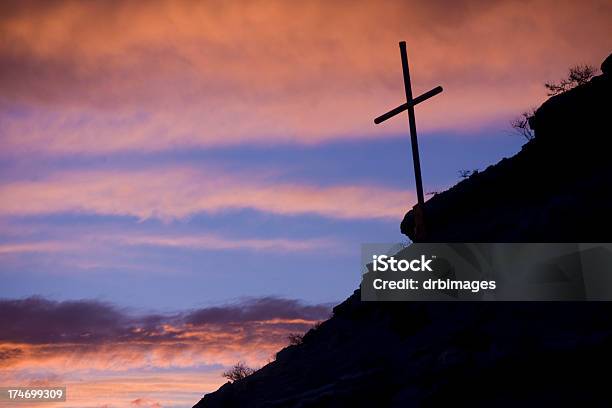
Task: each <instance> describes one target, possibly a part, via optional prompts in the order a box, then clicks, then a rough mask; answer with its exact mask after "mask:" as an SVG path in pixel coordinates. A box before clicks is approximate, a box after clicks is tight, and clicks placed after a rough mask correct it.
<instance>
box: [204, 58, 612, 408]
mask: <svg viewBox="0 0 612 408" xmlns="http://www.w3.org/2000/svg"><path fill="white" fill-rule="evenodd" d="M609 65H610V58H608V59H607V60H606V62H605V63H604V64H603V66H602V72H603V75H601V76H598V77H595V78H593V79H592V80H591V81H590V82H589V83H588V84H586V85H584V86H581V87H578V88H576V89H573V90H571V91H569V92H567V93H565V94H562V95H558V96H556V97H553V98H550V99H549V100H548V101H547V102H546V103H544V104H543V105H542V106H541V107H540V108H539V109H538V111H537V113H536V116H535V118H534V120H533V123H532V125H533V127H534V129H535V132H536V138H535V140H533V141H531V142H529V143H527V144H526V145H525V146H524V147H523V149H522V151H521V152H519V153H518V154H517V155H515V156H514V157H512V158H509V159H504V160H502V161H501V162H499V163H497V164H496V165H493V166H491V167H489V168H488V169H486V170H485V171H482V172H480V173H478V174H476V175H474V176H472V177H470V178H469V179H467V180H464V181H462V182H461V183H459V184H457V185H456V186H454V187H453V188H451V189H449V190H448V191H446V192H443V193H440V194H438V195H436V196H434V197H433V198H431V199H430V200H429V201H427V202H426V203H425V213H426V217H427V219H426V220H427V230H426V233H427V240H428V241H440V242H451V241H463V242H470V241H472V242H487V241H490V242H512V241H517V242H518V241H522V242H538V241H539V242H559V241H569V242H581V241H582V242H596V241H602V242H609V241H610V237H611V236H612V234H611V233H610V227H612V215H611V212H610V210H611V209H612V160H610V157H609V156H610V153H609V150H608V149H607V147H608V146H610V137H611V136H612V134H611V133H610V126H611V125H610V124H611V123H612V115H611V113H612V112H610V109H611V106H612V105H611V104H610V96H611V93H610V90H611V82H612V78H611V74H610V68H609ZM413 221H414V220H413V217H412V213H411V212H409V213H408V214H407V215H406V217H405V218H404V221H403V222H402V225H401V228H402V231H403V232H404V233H406V234H407V235H408V236H410V235H411V231H412V227H413V226H414V223H413ZM611 312H612V303H608V302H590V303H587V302H581V303H560V302H554V303H529V302H522V303H504V302H497V303H443V302H441V303H425V302H421V303H367V302H361V301H360V296H359V290H357V291H355V293H354V294H353V295H352V296H351V297H349V298H348V299H347V300H346V301H345V302H343V303H342V304H340V305H338V306H336V307H335V308H334V313H333V316H332V317H331V318H330V319H329V320H327V321H325V322H323V323H322V324H321V325H320V326H319V327H317V328H315V329H312V330H311V331H309V332H308V333H307V334H306V335H305V336H304V338H303V342H302V343H301V344H299V345H292V346H289V347H286V348H284V349H283V350H281V351H280V352H279V353H278V354H277V357H276V360H275V361H274V362H272V363H270V364H268V365H266V366H265V367H263V368H261V369H260V370H258V371H257V372H256V373H254V374H252V375H251V376H249V377H247V378H245V379H243V380H240V381H236V382H234V383H227V384H225V385H224V386H222V387H221V388H220V389H219V390H217V391H215V392H213V393H210V394H207V395H206V396H204V398H203V399H202V400H201V401H200V402H199V403H198V404H197V405H196V407H198V408H204V407H205V408H216V407H344V406H351V407H362V406H363V407H365V406H367V407H370V406H377V407H386V406H391V407H408V406H417V407H438V406H445V405H449V406H472V407H474V406H476V407H478V406H487V407H489V406H494V407H500V406H507V407H512V406H607V405H609V403H610V397H609V393H608V387H607V385H606V384H605V382H606V380H607V377H606V376H605V372H607V368H608V367H610V363H611V362H612V313H611Z"/></svg>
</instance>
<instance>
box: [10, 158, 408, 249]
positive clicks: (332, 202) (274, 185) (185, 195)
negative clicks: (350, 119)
mask: <svg viewBox="0 0 612 408" xmlns="http://www.w3.org/2000/svg"><path fill="white" fill-rule="evenodd" d="M412 202H414V198H413V197H412V194H410V193H409V192H406V191H399V190H392V189H386V188H381V187H374V186H371V187H370V186H368V187H366V186H352V185H339V186H328V187H319V186H314V185H300V184H289V183H279V182H274V181H273V180H268V179H266V178H264V177H262V176H258V175H257V174H252V175H249V174H242V175H237V174H234V175H230V174H225V173H220V172H219V171H217V170H214V169H212V170H209V171H206V170H199V171H196V170H194V169H188V168H177V167H172V168H156V169H151V170H124V171H121V170H113V171H107V172H103V171H81V172H79V173H74V172H59V173H52V174H49V175H48V176H47V177H45V178H41V179H38V180H35V181H31V180H19V181H13V182H9V183H6V184H3V185H0V215H4V216H27V215H39V214H53V213H66V212H77V213H86V214H103V215H129V216H135V217H138V218H139V219H147V218H159V219H163V220H172V219H177V218H184V217H188V216H190V215H194V214H197V213H201V212H206V213H218V212H220V211H227V210H241V209H254V210H257V211H262V212H268V213H272V214H277V215H303V214H316V215H319V216H323V217H330V218H341V219H376V218H392V219H397V218H398V217H401V215H402V214H403V212H404V210H405V208H406V207H407V206H409V205H410V204H411V203H412ZM167 244H170V242H167ZM201 244H203V243H202V242H201ZM209 244H212V242H209ZM217 244H219V245H222V243H221V242H217ZM260 244H261V245H264V244H262V243H259V244H258V243H257V242H255V241H253V242H251V243H250V245H251V246H257V245H260ZM266 245H267V244H266Z"/></svg>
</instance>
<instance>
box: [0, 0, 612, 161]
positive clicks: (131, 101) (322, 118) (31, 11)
mask: <svg viewBox="0 0 612 408" xmlns="http://www.w3.org/2000/svg"><path fill="white" fill-rule="evenodd" d="M2 7H3V10H2V13H0V14H1V15H2V17H1V19H0V33H1V38H2V40H1V41H0V62H1V64H0V67H1V68H0V69H1V70H2V75H0V86H2V89H3V95H2V97H1V98H2V105H1V106H13V105H17V106H19V107H27V108H28V110H27V112H25V113H24V112H23V110H21V111H20V114H19V115H11V114H10V113H6V112H5V113H6V114H5V115H3V117H2V132H1V135H2V136H1V140H2V143H3V145H4V146H5V148H6V149H8V151H11V152H14V151H43V152H55V153H58V152H59V153H70V152H86V153H109V152H116V151H123V150H137V151H155V150H164V149H174V148H177V147H183V148H185V147H191V146H199V147H207V146H215V145H228V144H230V145H231V144H238V143H246V142H255V143H262V142H263V143H270V142H281V141H284V142H298V143H318V142H322V141H327V140H334V139H342V138H348V137H350V138H355V137H380V135H381V134H389V133H395V132H397V131H400V130H402V131H404V130H405V129H404V127H405V123H403V121H401V120H396V121H392V122H390V123H388V124H385V125H383V126H381V127H378V128H375V127H374V126H373V124H372V119H373V118H374V117H375V116H377V115H378V114H380V113H382V112H384V111H385V110H387V109H388V108H391V107H394V106H396V105H398V104H399V103H400V102H401V99H402V94H403V90H402V85H401V70H400V64H399V55H398V54H399V53H398V49H397V42H398V41H399V40H401V39H405V40H407V41H408V44H409V57H410V59H411V64H412V68H413V78H414V82H415V92H417V93H418V92H422V91H425V90H428V89H430V88H431V87H433V86H435V85H439V84H440V85H443V86H444V88H445V92H444V93H443V94H442V95H440V96H438V97H436V98H435V99H434V100H431V101H428V102H427V104H424V106H422V107H418V110H419V115H418V119H419V126H420V127H421V128H422V129H423V130H424V132H425V133H426V132H427V131H433V130H444V129H466V128H473V127H478V126H481V125H483V124H484V123H487V122H490V121H492V120H497V119H500V118H506V117H507V116H508V115H515V114H516V112H520V111H521V110H522V109H525V108H527V107H529V106H530V105H535V104H537V103H538V102H540V101H541V100H542V98H543V96H544V92H543V88H542V86H541V84H542V83H543V82H544V81H546V80H551V79H556V78H557V77H559V76H560V75H562V74H563V73H564V72H565V69H566V68H567V67H568V66H569V65H571V64H575V63H583V62H586V63H593V64H598V63H599V62H600V61H602V59H603V57H605V56H606V55H607V54H608V53H609V51H610V50H609V48H608V47H609V44H607V43H605V39H607V38H610V34H612V29H611V28H610V24H609V21H610V20H611V18H612V6H611V5H610V3H609V2H607V1H605V0H594V1H590V2H589V3H588V5H585V3H580V2H558V1H553V0H539V1H531V2H508V1H477V0H461V1H455V2H439V1H429V2H418V1H411V2H403V1H401V2H400V1H397V2H384V3H380V2H358V3H355V2H350V3H349V2H324V1H309V2H301V3H295V2H282V1H260V2H257V1H255V2H237V3H226V4H219V3H218V2H191V1H154V2H146V3H143V2H126V3H121V4H118V3H108V2H71V1H64V2H53V3H46V4H44V5H41V4H40V3H28V2H24V3H23V4H17V5H3V6H2ZM7 112H8V111H7Z"/></svg>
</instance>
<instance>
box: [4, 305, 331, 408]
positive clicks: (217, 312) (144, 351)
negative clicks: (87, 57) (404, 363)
mask: <svg viewBox="0 0 612 408" xmlns="http://www.w3.org/2000/svg"><path fill="white" fill-rule="evenodd" d="M328 314H329V307H328V306H325V305H306V304H303V303H301V302H298V301H295V300H291V299H282V298H274V297H267V298H255V299H247V300H245V301H242V302H239V303H235V304H226V305H220V306H212V307H206V308H201V309H195V310H186V311H182V312H178V313H175V314H172V315H169V314H166V315H159V314H132V313H128V312H126V311H125V310H122V309H119V308H117V307H116V306H113V305H110V304H107V303H101V302H98V301H91V300H79V301H64V302H56V301H51V300H47V299H43V298H29V299H18V300H7V299H0V325H1V326H2V328H3V330H2V332H0V382H1V383H3V384H19V385H37V386H42V385H66V386H67V388H68V395H69V400H68V402H67V403H66V406H67V407H70V408H72V407H80V408H84V407H93V406H97V407H99V406H102V405H103V404H108V405H109V406H119V407H127V406H130V404H137V403H136V402H135V401H140V403H141V404H145V402H146V403H147V404H149V406H154V404H156V403H157V404H160V405H161V406H168V405H169V406H177V405H178V406H183V405H184V404H186V403H189V402H191V403H194V402H195V401H197V400H198V398H200V397H201V395H202V394H203V393H204V392H205V391H210V390H213V389H214V388H216V387H217V386H218V385H220V384H221V383H222V382H224V380H223V378H222V377H221V375H220V374H221V372H222V371H223V369H225V368H226V367H229V366H230V365H232V364H234V363H235V362H237V361H246V362H247V363H248V364H249V365H251V366H261V365H264V364H266V363H267V362H268V361H270V360H271V359H272V358H273V356H274V353H275V352H276V351H278V350H279V349H280V348H281V347H283V346H284V345H286V344H287V336H288V334H289V333H293V332H304V331H305V330H307V329H308V328H310V327H311V326H312V325H313V324H314V323H316V322H317V321H319V320H321V319H323V318H325V317H327V316H328ZM142 406H147V405H142Z"/></svg>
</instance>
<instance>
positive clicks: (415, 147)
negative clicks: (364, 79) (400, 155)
mask: <svg viewBox="0 0 612 408" xmlns="http://www.w3.org/2000/svg"><path fill="white" fill-rule="evenodd" d="M399 46H400V53H401V55H402V71H403V72H404V89H405V91H406V103H408V104H409V105H408V109H407V110H408V124H409V126H410V142H411V143H410V144H411V145H412V163H413V165H414V178H415V181H416V189H417V200H418V205H419V207H421V211H422V208H423V203H424V202H425V198H424V196H423V180H422V178H421V160H420V159H419V142H418V139H417V130H416V119H415V115H414V105H410V102H411V101H412V85H411V83H410V69H409V68H408V55H407V53H406V41H401V42H400V43H399Z"/></svg>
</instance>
